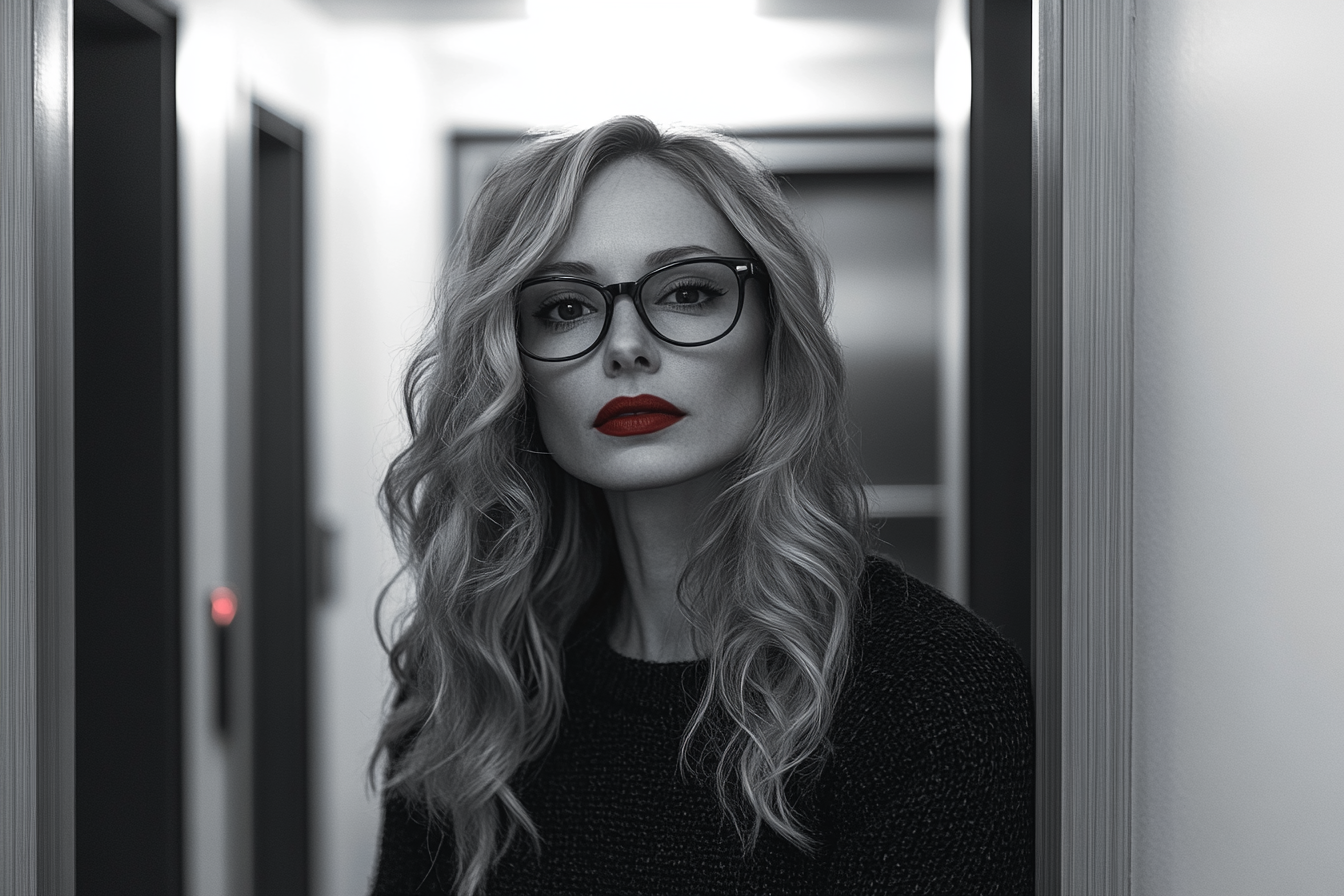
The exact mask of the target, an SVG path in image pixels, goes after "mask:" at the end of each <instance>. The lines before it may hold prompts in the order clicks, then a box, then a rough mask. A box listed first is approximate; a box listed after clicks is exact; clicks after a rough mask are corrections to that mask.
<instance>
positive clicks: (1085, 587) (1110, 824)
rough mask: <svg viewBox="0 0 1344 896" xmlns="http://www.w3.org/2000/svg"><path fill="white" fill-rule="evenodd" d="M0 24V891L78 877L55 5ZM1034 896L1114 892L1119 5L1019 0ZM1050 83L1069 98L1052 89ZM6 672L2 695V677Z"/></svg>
mask: <svg viewBox="0 0 1344 896" xmlns="http://www.w3.org/2000/svg"><path fill="white" fill-rule="evenodd" d="M2 10H3V11H2V12H0V15H3V23H4V26H5V27H4V28H0V52H3V56H2V57H0V66H3V72H2V74H3V80H2V82H0V84H2V86H0V118H2V119H3V121H4V124H5V127H4V128H3V135H4V137H3V139H4V141H5V142H4V145H3V146H0V155H2V157H3V158H4V159H5V160H6V164H5V165H3V166H0V194H2V195H3V199H4V202H3V210H2V211H0V251H2V252H3V253H4V256H5V261H6V263H5V264H4V265H3V266H0V317H2V318H3V320H4V323H5V326H4V327H0V349H2V350H3V352H2V354H0V410H2V411H3V420H2V425H0V455H2V456H0V477H3V478H0V482H2V483H3V488H4V491H3V495H0V527H2V528H0V532H2V533H3V543H0V558H2V559H3V563H2V564H0V586H2V587H3V594H0V641H3V645H4V646H3V649H4V655H5V659H6V663H7V677H8V676H10V675H12V677H10V678H9V680H8V681H7V682H6V688H5V692H4V696H3V706H0V715H3V717H4V724H3V730H4V731H5V735H4V740H3V742H0V774H2V775H3V776H4V779H3V782H4V784H5V786H4V787H3V788H0V794H3V795H0V813H3V818H5V819H13V820H14V821H15V822H18V823H7V824H3V825H0V828H3V830H4V834H3V838H0V854H3V855H4V857H5V859H6V861H5V862H3V863H0V865H3V867H4V869H5V870H4V872H3V877H0V885H3V887H5V888H6V889H8V890H11V891H17V892H68V891H70V890H72V889H73V885H74V842H73V830H74V825H73V823H72V819H73V811H74V711H73V710H74V687H73V670H74V656H73V652H74V625H73V568H74V544H73V528H74V527H73V516H74V503H73V492H72V483H73V475H72V474H73V456H72V443H73V428H74V421H73V413H72V396H73V391H72V376H71V370H72V359H71V338H72V327H71V282H72V273H71V260H70V235H71V203H70V183H71V168H70V162H71V159H70V134H71V130H70V101H69V90H70V79H69V71H70V21H71V16H70V2H69V0H6V2H5V4H4V6H3V7H2ZM1032 13H1033V37H1034V42H1035V47H1034V52H1033V57H1034V60H1033V172H1034V174H1033V186H1032V190H1033V239H1032V245H1033V249H1032V267H1033V311H1032V318H1033V339H1032V346H1033V362H1032V383H1033V415H1032V417H1033V433H1034V438H1033V520H1034V522H1033V549H1032V551H1033V558H1032V563H1033V583H1032V591H1033V595H1032V603H1033V625H1032V629H1033V643H1034V648H1033V663H1032V664H1033V672H1034V677H1035V680H1036V691H1037V744H1038V749H1037V869H1038V892H1041V893H1050V894H1053V893H1060V892H1068V893H1106V894H1127V893H1128V892H1129V875H1130V859H1131V835H1130V834H1131V832H1130V827H1131V824H1132V816H1131V810H1130V781H1131V775H1132V768H1131V760H1130V755H1131V753H1130V749H1131V747H1130V737H1131V728H1132V714H1131V705H1130V701H1131V694H1132V691H1131V668H1132V652H1133V634H1132V619H1131V613H1132V610H1131V607H1132V590H1133V578H1132V562H1133V513H1132V499H1131V495H1132V483H1133V468H1132V464H1133V460H1132V458H1133V451H1132V445H1133V391H1132V389H1133V387H1132V371H1133V338H1132V333H1133V323H1132V307H1133V181H1134V176H1133V164H1134V143H1133V110H1132V107H1133V89H1132V86H1131V83H1130V78H1131V74H1132V72H1133V16H1134V2H1133V0H1099V2H1097V3H1094V4H1082V5H1079V4H1073V5H1070V6H1069V7H1068V15H1067V16H1065V15H1064V7H1063V3H1062V0H1033V4H1032ZM1065 85H1067V86H1068V89H1067V90H1065ZM16 682H18V684H16Z"/></svg>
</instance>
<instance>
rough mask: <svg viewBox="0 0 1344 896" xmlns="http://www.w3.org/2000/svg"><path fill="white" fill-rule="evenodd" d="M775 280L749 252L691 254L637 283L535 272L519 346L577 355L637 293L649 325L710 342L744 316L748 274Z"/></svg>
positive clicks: (562, 357) (678, 340)
mask: <svg viewBox="0 0 1344 896" xmlns="http://www.w3.org/2000/svg"><path fill="white" fill-rule="evenodd" d="M752 278H756V279H758V280H760V281H762V282H767V281H768V275H767V274H766V272H765V268H764V267H762V266H761V263H760V262H759V261H755V260H754V259H750V258H724V257H719V256H712V257H703V258H688V259H685V260H684V261H675V262H673V263H672V264H668V265H664V266H662V267H660V268H657V269H655V270H652V271H649V273H647V274H645V275H644V276H643V277H640V278H639V279H638V280H636V281H634V282H633V283H612V284H610V285H608V286H601V285H599V284H597V283H594V282H593V281H592V280H585V279H583V278H582V277H536V278H534V279H531V280H526V281H524V282H523V285H522V286H520V287H518V293H517V298H516V300H515V309H516V314H517V324H518V348H519V349H520V350H521V351H522V353H523V354H525V355H527V356H528V357H530V358H536V359H537V360H538V361H572V360H574V359H575V358H581V357H583V356H584V355H586V354H588V353H589V352H590V351H592V350H593V349H595V348H597V346H598V345H599V344H600V343H601V342H602V340H603V339H605V338H606V335H607V330H609V329H610V328H611V312H612V309H613V308H614V307H615V305H616V298H617V296H630V298H631V299H633V300H634V303H635V310H636V311H637V312H638V313H639V317H640V320H642V321H644V326H646V327H648V328H649V332H651V333H652V334H653V335H655V336H657V337H658V338H659V339H661V340H663V341H664V342H670V343H671V344H673V345H681V346H697V345H708V344H709V343H711V342H716V341H718V340H720V339H722V338H723V337H725V336H727V335H728V334H729V333H730V332H732V329H733V327H734V326H736V325H737V319H738V318H739V317H741V316H742V303H743V299H744V297H745V296H746V291H747V281H748V280H750V279H752Z"/></svg>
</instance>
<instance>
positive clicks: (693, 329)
mask: <svg viewBox="0 0 1344 896" xmlns="http://www.w3.org/2000/svg"><path fill="white" fill-rule="evenodd" d="M641 295H642V297H643V300H644V311H645V313H646V314H648V316H649V322H650V323H652V324H653V327H654V329H655V330H657V331H658V332H659V333H661V334H663V335H664V336H666V337H667V338H668V339H675V340H676V341H678V342H703V341H705V340H707V339H716V338H718V337H719V336H722V335H723V334H724V333H726V332H727V331H728V328H729V327H730V326H732V323H733V319H734V318H735V317H736V316H737V301H738V285H737V274H736V273H735V272H734V271H733V269H732V268H731V267H729V266H728V265H726V264H721V263H719V262H694V263H691V264H679V265H677V266H676V267H674V268H670V269H669V270H666V271H663V272H661V273H659V274H656V275H654V276H653V277H651V278H649V280H648V282H646V283H645V284H644V288H643V290H642V293H641Z"/></svg>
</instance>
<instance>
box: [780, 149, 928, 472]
mask: <svg viewBox="0 0 1344 896" xmlns="http://www.w3.org/2000/svg"><path fill="white" fill-rule="evenodd" d="M783 180H784V193H785V195H786V196H787V197H788V198H789V199H790V200H791V201H792V202H793V203H794V205H795V206H796V207H797V208H799V209H800V210H801V211H802V213H803V216H804V220H805V221H806V222H807V224H808V225H809V227H810V228H811V229H812V232H813V233H814V234H816V235H817V236H818V237H819V238H820V239H821V241H822V243H823V244H824V245H825V247H826V251H827V253H828V254H829V255H830V258H831V263H832V265H833V267H834V270H835V308H834V310H833V312H832V315H831V324H832V326H833V327H834V329H835V333H836V336H837V337H838V338H839V340H840V343H841V345H842V346H843V347H844V351H845V366H846V369H847V371H848V374H849V383H850V394H849V412H850V419H851V420H852V421H853V423H854V425H855V429H856V430H857V433H858V438H859V444H860V449H861V456H862V460H863V466H864V472H866V473H867V475H868V478H869V481H870V482H872V483H874V484H878V485H906V484H911V485H914V484H932V483H936V482H937V481H938V453H937V452H938V438H937V425H938V416H937V401H938V394H937V382H938V380H937V364H938V361H937V357H938V356H937V352H938V344H937V294H936V292H935V288H934V270H935V268H934V265H935V260H936V259H935V253H934V235H935V219H934V178H933V174H932V173H919V172H907V173H845V174H791V175H789V176H787V177H785V178H784V179H783Z"/></svg>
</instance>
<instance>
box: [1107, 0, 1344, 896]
mask: <svg viewBox="0 0 1344 896" xmlns="http://www.w3.org/2000/svg"><path fill="white" fill-rule="evenodd" d="M1136 29H1137V30H1136V37H1137V63H1138V65H1137V81H1136V103H1135V109H1136V116H1137V117H1136V125H1137V141H1138V142H1137V156H1136V184H1137V192H1136V201H1135V250H1136V279H1135V327H1136V333H1135V346H1134V349H1135V364H1136V374H1135V414H1136V421H1135V423H1136V427H1135V435H1136V444H1135V468H1136V469H1135V495H1134V499H1135V500H1134V510H1135V535H1136V543H1135V566H1136V568H1135V577H1134V588H1135V607H1134V623H1135V656H1134V675H1135V682H1134V684H1135V688H1134V763H1135V766H1134V810H1135V812H1134V867H1133V871H1134V878H1133V880H1134V892H1135V893H1136V894H1154V896H1182V894H1196V893H1198V894H1219V896H1237V894H1245V896H1252V894H1255V896H1260V894H1266V893H1293V894H1320V896H1325V894H1336V893H1339V892H1341V891H1342V890H1344V648H1341V646H1340V633H1341V632H1342V631H1344V277H1341V267H1340V263H1341V262H1340V260H1341V258H1344V214H1341V209H1344V166H1342V165H1341V160H1342V159H1344V52H1341V51H1340V47H1339V35H1340V34H1341V33H1344V4H1341V3H1339V2H1337V0H1284V2H1280V3H1261V2H1255V0H1139V2H1138V3H1137V19H1136Z"/></svg>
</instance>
